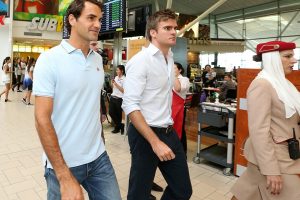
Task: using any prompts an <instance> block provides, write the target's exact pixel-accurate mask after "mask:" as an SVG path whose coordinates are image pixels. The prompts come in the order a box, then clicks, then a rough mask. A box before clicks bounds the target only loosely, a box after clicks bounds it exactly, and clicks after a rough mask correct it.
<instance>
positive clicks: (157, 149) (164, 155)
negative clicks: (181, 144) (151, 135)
mask: <svg viewBox="0 0 300 200" xmlns="http://www.w3.org/2000/svg"><path fill="white" fill-rule="evenodd" d="M152 149H153V151H154V153H155V154H156V155H157V157H158V158H159V160H160V161H168V160H172V159H174V158H175V154H174V153H173V151H172V150H171V149H170V148H169V147H168V146H167V145H166V144H165V143H163V142H162V141H160V140H159V139H158V140H157V141H156V142H155V143H154V144H153V145H152Z"/></svg>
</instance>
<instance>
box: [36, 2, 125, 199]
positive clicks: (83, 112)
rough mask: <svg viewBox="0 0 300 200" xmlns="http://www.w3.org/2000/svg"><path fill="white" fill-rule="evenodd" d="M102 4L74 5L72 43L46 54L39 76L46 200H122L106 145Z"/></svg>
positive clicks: (71, 9) (70, 22)
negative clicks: (96, 45)
mask: <svg viewBox="0 0 300 200" xmlns="http://www.w3.org/2000/svg"><path fill="white" fill-rule="evenodd" d="M101 18H102V4H101V3H100V2H98V1H97V0H75V1H73V2H72V3H71V4H70V6H69V8H68V9H67V28H68V31H69V32H70V33H71V34H70V39H69V40H63V41H62V42H61V44H60V45H58V46H56V47H54V48H52V49H51V50H49V51H48V52H45V53H43V54H42V55H41V56H40V57H39V59H38V60H37V63H36V67H35V71H34V84H33V92H34V95H35V96H36V99H35V120H36V128H37V131H38V134H39V137H40V140H41V143H42V145H43V148H44V151H45V154H44V162H45V163H44V165H45V179H46V182H47V189H48V193H47V199H48V200H58V199H76V200H77V199H79V200H83V199H84V197H83V193H82V190H81V187H80V185H82V186H83V187H84V188H85V190H86V191H87V192H88V195H89V199H93V200H98V199H101V200H120V199H121V197H120V191H119V186H118V183H117V180H116V176H115V172H114V170H113V167H112V165H111V162H110V160H109V157H108V155H107V153H106V151H105V146H104V143H103V141H102V139H101V120H100V89H101V88H102V86H103V81H104V72H103V65H102V58H101V56H100V55H99V54H98V53H96V52H94V51H93V50H91V49H90V48H89V43H90V41H94V40H97V39H98V33H99V31H100V27H101V22H100V20H101Z"/></svg>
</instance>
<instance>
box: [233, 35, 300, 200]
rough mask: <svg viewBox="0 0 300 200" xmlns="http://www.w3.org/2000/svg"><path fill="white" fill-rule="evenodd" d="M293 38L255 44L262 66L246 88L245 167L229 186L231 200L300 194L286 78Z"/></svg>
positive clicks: (299, 111) (297, 98) (294, 106)
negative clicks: (246, 133) (230, 187)
mask: <svg viewBox="0 0 300 200" xmlns="http://www.w3.org/2000/svg"><path fill="white" fill-rule="evenodd" d="M295 48H296V45H295V43H291V42H282V41H271V42H266V43H261V44H258V45H257V48H256V53H257V55H256V56H254V60H255V61H262V70H261V72H260V73H259V74H258V75H257V77H256V78H255V79H254V80H253V81H252V83H251V85H250V86H249V88H248V91H247V101H248V104H247V109H248V124H249V125H248V126H249V138H248V139H247V140H246V143H245V147H244V155H245V157H246V159H247V160H248V166H247V169H246V171H245V172H244V173H243V174H242V175H241V177H240V178H239V179H238V180H237V182H236V184H235V185H234V186H233V188H232V189H231V192H232V193H233V195H234V197H233V198H232V200H236V199H238V200H267V199H268V200H285V199H286V200H298V199H300V158H299V157H300V152H299V146H297V143H298V144H299V138H300V127H299V125H298V123H299V121H300V118H299V115H300V94H299V91H298V90H297V89H296V87H295V86H294V85H293V84H292V83H291V82H290V81H289V80H287V79H286V75H288V74H290V73H292V71H293V66H294V64H295V63H296V59H295V58H294V51H293V49H295Z"/></svg>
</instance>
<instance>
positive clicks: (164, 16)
mask: <svg viewBox="0 0 300 200" xmlns="http://www.w3.org/2000/svg"><path fill="white" fill-rule="evenodd" d="M177 18H178V15H177V14H176V13H175V12H174V11H172V10H170V9H165V10H160V11H157V12H155V13H154V14H153V15H151V16H150V17H149V18H148V19H147V25H146V38H147V39H148V40H149V41H150V42H151V41H152V37H151V35H150V30H152V29H154V30H157V25H158V23H159V22H161V21H167V20H169V19H174V20H176V21H177Z"/></svg>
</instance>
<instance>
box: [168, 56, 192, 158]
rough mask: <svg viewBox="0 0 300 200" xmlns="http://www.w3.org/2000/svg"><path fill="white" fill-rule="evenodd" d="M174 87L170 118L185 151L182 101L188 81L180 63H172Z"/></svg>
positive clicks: (188, 85) (187, 87)
mask: <svg viewBox="0 0 300 200" xmlns="http://www.w3.org/2000/svg"><path fill="white" fill-rule="evenodd" d="M174 73H175V80H174V87H173V99H172V119H173V121H174V124H173V127H174V129H175V131H176V133H177V135H178V137H179V139H180V141H181V143H182V144H183V147H184V151H185V153H186V151H187V148H186V147H187V145H186V136H185V135H184V136H183V135H182V133H183V124H184V123H183V120H184V101H185V98H186V94H187V92H188V90H189V88H190V81H189V79H188V78H187V77H183V76H182V74H184V69H183V67H182V65H181V64H180V63H177V62H175V63H174Z"/></svg>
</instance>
